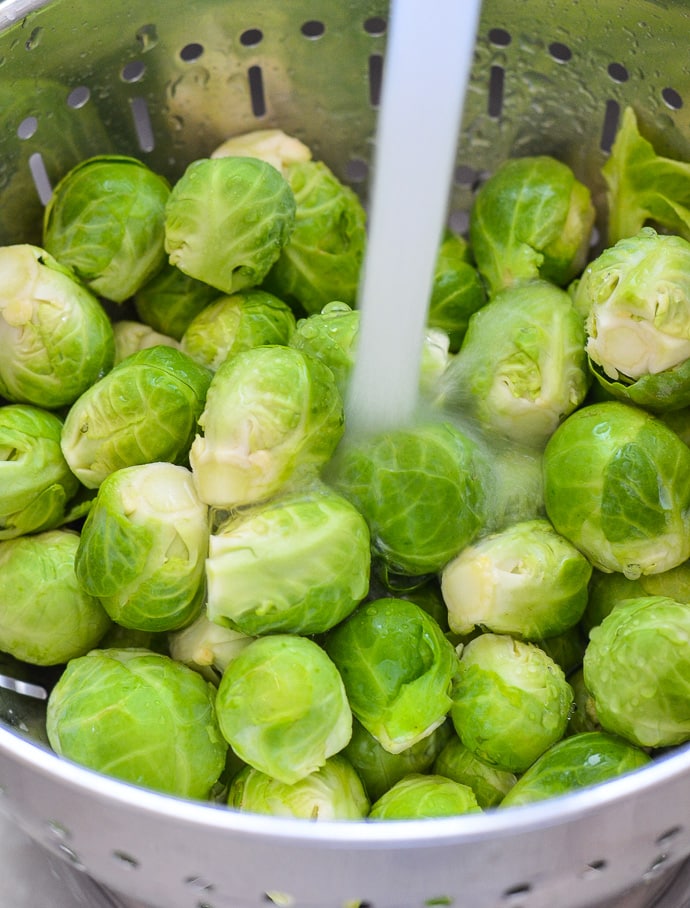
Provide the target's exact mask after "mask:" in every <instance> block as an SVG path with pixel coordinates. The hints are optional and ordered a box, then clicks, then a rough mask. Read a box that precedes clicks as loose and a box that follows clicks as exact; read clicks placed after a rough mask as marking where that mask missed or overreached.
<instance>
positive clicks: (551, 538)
mask: <svg viewBox="0 0 690 908" xmlns="http://www.w3.org/2000/svg"><path fill="white" fill-rule="evenodd" d="M591 575H592V566H591V564H590V563H589V561H588V560H587V559H586V558H585V556H584V555H583V554H582V553H581V552H580V551H579V550H578V549H576V548H575V546H574V545H573V544H572V543H571V542H569V541H568V540H567V539H565V538H564V537H563V536H560V535H559V534H558V533H557V532H556V531H555V530H554V528H553V527H552V525H551V524H550V523H549V521H548V520H541V519H540V520H526V521H521V522H519V523H514V524H513V525H512V526H509V527H507V528H506V529H504V530H501V531H500V532H498V533H491V534H489V535H488V536H482V537H481V539H479V540H478V541H477V542H475V543H474V544H473V545H470V546H467V547H466V548H464V549H463V550H462V551H461V552H460V554H459V555H457V556H456V557H455V558H454V559H453V560H452V561H451V562H449V563H448V564H447V565H446V566H445V568H444V569H443V573H442V576H441V590H442V593H443V598H444V601H445V603H446V605H447V607H448V625H449V627H450V629H451V630H452V631H454V632H455V633H457V634H469V633H470V632H471V631H472V630H473V629H474V628H475V627H482V628H485V629H487V630H490V631H493V632H494V633H497V634H510V635H511V636H513V637H519V638H521V639H523V640H533V641H536V640H540V639H542V638H544V637H554V636H556V635H557V634H561V633H563V632H564V631H566V630H568V629H569V628H571V627H573V626H574V625H576V624H577V623H578V621H579V620H580V618H581V617H582V614H583V612H584V610H585V607H586V605H587V586H588V583H589V578H590V577H591Z"/></svg>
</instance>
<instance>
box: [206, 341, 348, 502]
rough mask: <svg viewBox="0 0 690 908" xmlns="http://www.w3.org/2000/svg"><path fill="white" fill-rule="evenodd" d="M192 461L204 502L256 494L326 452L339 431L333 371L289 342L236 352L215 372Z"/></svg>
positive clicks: (304, 471)
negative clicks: (291, 345) (284, 344)
mask: <svg viewBox="0 0 690 908" xmlns="http://www.w3.org/2000/svg"><path fill="white" fill-rule="evenodd" d="M199 426H200V427H201V429H202V431H203V434H199V435H197V436H196V438H195V439H194V442H193V444H192V447H191V450H190V452H189V459H190V464H191V466H192V470H193V472H194V477H195V480H196V482H197V488H198V490H199V496H200V498H201V499H202V501H205V502H206V503H207V504H209V505H213V506H216V507H219V508H232V507H235V506H239V505H244V504H251V503H252V502H256V501H261V500H262V499H264V498H268V497H270V496H271V495H274V494H275V493H276V492H278V491H280V490H281V489H282V488H283V486H285V484H286V483H287V482H288V481H296V480H298V479H303V478H304V477H306V476H310V475H311V474H313V473H315V472H316V471H317V470H319V469H320V468H321V466H322V465H323V464H324V463H325V462H326V461H327V460H329V459H330V457H331V455H332V454H333V452H334V450H335V448H336V446H337V444H338V442H339V441H340V438H341V436H342V434H343V430H344V415H343V401H342V397H341V395H340V393H339V392H338V389H337V387H336V384H335V379H334V378H333V373H332V372H331V371H330V369H328V367H327V366H324V365H323V363H321V362H319V361H318V360H317V359H314V358H313V357H311V356H308V355H306V354H303V353H301V352H300V351H299V350H295V349H293V348H292V347H286V346H281V345H267V346H261V347H253V348H252V349H251V350H245V351H243V352H241V353H237V354H235V356H232V357H230V358H229V359H227V360H225V362H224V363H222V364H221V365H220V366H219V367H218V370H217V371H216V372H215V373H214V375H213V379H212V381H211V385H210V387H209V389H208V394H207V397H206V407H205V410H204V412H203V413H202V414H201V417H200V419H199Z"/></svg>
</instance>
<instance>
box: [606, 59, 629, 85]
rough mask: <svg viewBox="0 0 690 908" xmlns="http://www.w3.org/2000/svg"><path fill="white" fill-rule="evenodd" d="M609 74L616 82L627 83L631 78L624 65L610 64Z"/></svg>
mask: <svg viewBox="0 0 690 908" xmlns="http://www.w3.org/2000/svg"><path fill="white" fill-rule="evenodd" d="M607 72H608V74H609V76H611V78H612V79H613V81H614V82H627V81H628V79H629V78H630V76H629V74H628V70H627V69H626V68H625V66H623V64H622V63H609V66H608V70H607Z"/></svg>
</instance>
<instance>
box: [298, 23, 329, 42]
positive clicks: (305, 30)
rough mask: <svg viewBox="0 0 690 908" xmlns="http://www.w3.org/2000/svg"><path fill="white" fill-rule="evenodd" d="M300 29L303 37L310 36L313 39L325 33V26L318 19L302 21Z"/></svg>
mask: <svg viewBox="0 0 690 908" xmlns="http://www.w3.org/2000/svg"><path fill="white" fill-rule="evenodd" d="M300 31H301V32H302V34H303V35H304V37H305V38H310V39H311V40H312V41H314V40H316V39H317V38H320V37H321V36H322V35H323V34H324V33H325V31H326V26H325V25H324V24H323V22H321V21H319V20H318V19H309V20H308V21H307V22H303V23H302V27H301V28H300Z"/></svg>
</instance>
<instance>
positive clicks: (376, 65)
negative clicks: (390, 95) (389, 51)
mask: <svg viewBox="0 0 690 908" xmlns="http://www.w3.org/2000/svg"><path fill="white" fill-rule="evenodd" d="M382 81H383V56H382V55H381V54H371V55H370V57H369V103H370V104H371V106H372V107H378V106H379V104H380V103H381V83H382Z"/></svg>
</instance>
